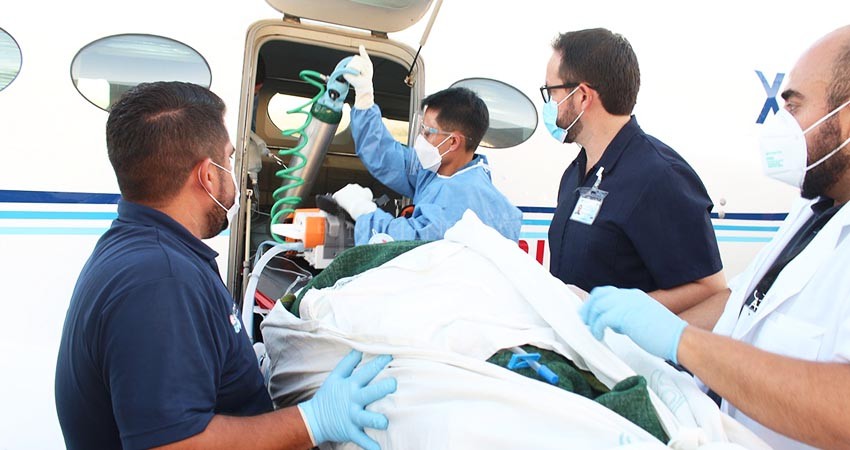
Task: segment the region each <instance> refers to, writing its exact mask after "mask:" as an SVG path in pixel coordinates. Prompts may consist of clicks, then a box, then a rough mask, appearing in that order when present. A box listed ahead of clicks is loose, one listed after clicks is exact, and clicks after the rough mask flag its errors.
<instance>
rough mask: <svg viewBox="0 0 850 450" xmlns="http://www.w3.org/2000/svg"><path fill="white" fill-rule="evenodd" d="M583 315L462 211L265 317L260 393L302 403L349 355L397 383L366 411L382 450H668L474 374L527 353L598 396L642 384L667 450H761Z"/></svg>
mask: <svg viewBox="0 0 850 450" xmlns="http://www.w3.org/2000/svg"><path fill="white" fill-rule="evenodd" d="M580 302H581V301H580V300H579V299H578V298H577V297H576V296H575V294H573V293H572V292H571V291H570V290H569V289H568V288H567V287H566V286H565V285H564V284H563V283H562V282H561V281H560V280H558V279H556V278H554V277H552V276H551V275H550V274H549V273H548V272H547V271H546V270H545V269H544V268H543V267H542V266H540V265H539V264H537V262H536V261H534V260H533V259H532V258H530V257H529V256H528V255H527V254H526V253H524V252H523V251H522V250H520V249H519V248H518V247H517V246H516V244H515V243H513V242H511V241H509V240H507V239H505V238H503V237H502V236H501V235H499V234H498V233H497V232H496V231H495V230H493V229H491V228H489V227H487V226H485V225H483V224H482V223H481V222H480V220H478V218H477V217H476V216H475V215H474V214H473V213H472V212H470V211H467V213H466V215H465V216H464V218H463V220H461V221H460V222H458V223H457V224H456V225H455V226H454V227H453V228H451V229H450V230H449V231H448V232H447V233H446V238H445V239H444V240H442V241H437V242H434V243H430V244H426V245H423V246H420V247H418V248H415V249H413V250H411V251H409V252H407V253H405V254H403V255H401V256H399V257H397V258H395V259H393V260H391V261H389V262H387V263H386V264H384V265H382V266H380V267H377V268H375V269H372V270H369V271H366V272H364V273H362V274H359V275H357V276H354V277H351V278H346V279H342V280H339V281H338V282H337V283H336V285H334V286H333V287H330V288H326V289H313V290H311V291H308V292H307V294H306V295H305V296H304V299H303V300H302V303H301V310H300V314H301V318H300V319H299V318H296V317H295V316H293V315H292V314H290V313H289V312H288V311H286V310H285V309H283V308H281V307H275V309H274V310H272V312H271V314H270V315H269V316H268V317H267V318H266V320H265V321H264V322H263V325H262V332H263V337H264V340H265V342H266V348H267V351H268V352H269V356H270V359H271V368H272V376H271V382H270V392H271V395H272V398H273V399H274V401H275V404H276V405H277V406H279V407H280V406H288V405H294V404H296V403H298V402H300V401H303V400H306V399H307V398H309V397H310V396H311V395H312V394H313V393H314V392H315V390H316V389H318V387H319V386H320V385H321V383H322V381H323V380H324V379H325V377H326V376H327V374H328V373H329V372H330V370H332V369H333V367H334V366H335V365H336V363H337V362H338V361H339V360H340V359H341V358H342V357H343V356H345V355H346V354H347V353H348V352H349V350H350V349H351V348H355V349H358V350H360V351H363V352H364V353H365V354H366V355H367V358H368V355H375V354H383V353H386V354H391V355H393V358H394V360H393V362H392V363H391V364H390V365H389V366H388V367H387V369H385V370H384V371H383V372H382V373H381V375H379V378H381V377H384V376H393V377H395V378H396V379H397V380H398V391H397V392H396V393H394V394H391V395H390V396H388V397H387V398H385V399H382V400H380V401H378V402H375V403H374V404H372V405H371V406H370V407H369V409H372V410H375V411H379V412H382V413H384V414H386V415H387V417H388V419H389V421H390V426H389V429H388V430H386V431H376V430H367V433H368V434H369V435H370V436H371V437H372V438H374V439H375V440H376V441H378V442H379V443H380V444H381V448H382V449H384V450H388V449H417V448H421V449H437V448H439V449H472V448H487V449H497V450H498V449H505V450H508V449H511V450H512V449H517V448H539V449H547V448H551V449H562V448H581V449H603V448H613V447H617V448H631V449H638V448H640V449H643V448H647V449H649V448H667V446H665V445H664V443H661V442H659V441H658V440H657V439H655V438H654V437H653V436H651V435H650V434H648V433H647V432H645V431H644V430H642V429H640V428H639V427H637V426H636V425H634V424H632V423H631V422H629V421H628V420H626V419H625V418H623V417H621V416H619V415H617V414H616V413H614V412H612V411H610V410H608V409H607V408H605V407H604V406H602V405H600V404H598V403H596V402H594V401H592V400H589V399H587V398H584V397H582V396H579V395H576V394H572V393H570V392H567V391H564V390H562V389H559V388H556V387H554V386H551V385H548V384H546V383H544V382H540V381H538V380H534V379H530V378H527V377H524V376H521V375H518V374H516V373H514V372H511V371H509V370H507V369H504V368H501V367H498V366H495V365H493V364H490V363H487V362H486V361H485V360H486V359H487V358H489V357H490V356H492V355H493V354H494V353H496V352H497V351H498V350H500V349H504V348H509V347H513V346H517V345H522V344H532V345H536V346H538V347H541V348H546V349H550V350H553V351H555V352H557V353H559V354H561V355H564V356H566V357H567V358H569V359H571V360H573V361H574V362H575V363H576V365H578V366H579V367H581V368H584V369H587V370H590V371H592V372H593V373H594V374H595V375H596V376H597V377H598V378H599V379H600V381H602V382H603V383H605V384H606V385H607V386H609V387H613V386H614V385H615V384H616V383H617V382H619V381H621V380H623V379H625V378H627V377H629V376H633V375H635V374H641V375H644V377H645V378H646V379H647V381H648V384H649V387H650V389H651V390H652V392H651V397H652V400H653V404H654V406H655V407H656V411H657V412H658V415H659V418H660V420H661V422H662V425H663V426H664V428H665V430H666V431H667V433H668V434H669V435H670V437H671V441H670V442H669V443H667V444H668V446H669V447H672V448H678V449H694V448H704V449H708V448H718V449H721V448H723V449H732V448H738V449H739V448H742V446H743V448H755V449H758V448H768V447H767V446H766V445H764V443H762V442H761V441H759V440H758V438H756V437H755V436H754V435H752V434H751V433H749V432H748V431H747V430H746V429H744V428H743V427H741V426H740V425H739V424H737V423H736V422H734V421H732V420H731V419H729V418H728V417H725V416H723V415H722V414H721V413H720V412H719V410H718V409H717V407H716V406H715V405H714V403H712V402H711V400H709V399H708V398H707V397H705V395H703V394H702V392H700V391H699V389H697V387H696V386H695V385H694V383H693V381H692V380H691V378H690V377H688V376H686V375H684V374H681V373H679V372H676V371H675V370H673V369H672V368H671V367H669V366H668V365H667V364H665V363H664V362H663V361H661V360H659V359H658V358H655V357H653V356H651V355H649V354H647V353H646V352H644V351H643V350H641V349H640V348H638V347H637V346H636V345H635V344H634V343H632V342H631V341H630V340H629V339H628V338H625V337H623V336H620V335H616V334H614V333H611V332H610V331H609V333H608V335H607V336H606V344H607V346H606V345H605V344H603V343H600V342H599V341H597V340H596V339H594V338H593V336H592V335H591V334H590V333H589V331H588V330H587V327H586V326H585V325H584V324H583V323H582V322H581V320H580V319H579V317H578V314H577V311H578V308H579V306H580ZM609 347H610V348H609ZM364 359H365V358H364ZM336 447H337V448H357V447H356V446H355V445H353V444H347V445H337V446H336Z"/></svg>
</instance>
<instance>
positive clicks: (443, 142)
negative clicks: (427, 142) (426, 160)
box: [434, 134, 454, 158]
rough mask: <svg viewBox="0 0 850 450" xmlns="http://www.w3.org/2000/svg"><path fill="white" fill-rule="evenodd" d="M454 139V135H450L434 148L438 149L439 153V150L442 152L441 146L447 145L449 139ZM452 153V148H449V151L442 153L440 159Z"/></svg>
mask: <svg viewBox="0 0 850 450" xmlns="http://www.w3.org/2000/svg"><path fill="white" fill-rule="evenodd" d="M453 137H454V135H453V134H449V135H448V136H447V137H446V138H445V139H443V141H442V142H440V143H439V144H437V145H435V146H434V148H436V149H437V151H439V150H440V146H441V145H443V144H445V143H446V141H448V140H449V139H451V138H453ZM450 151H452V149H451V148H449V149H448V150H446V151H445V152H443V153H440V158H442V157H443V156H445V155H446V154H447V153H448V152H450Z"/></svg>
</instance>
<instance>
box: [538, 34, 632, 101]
mask: <svg viewBox="0 0 850 450" xmlns="http://www.w3.org/2000/svg"><path fill="white" fill-rule="evenodd" d="M552 48H553V49H554V50H555V51H557V52H558V53H560V55H561V64H560V67H559V70H558V74H559V75H560V76H561V78H562V79H563V80H564V81H565V82H571V83H586V84H588V85H589V86H590V87H591V88H592V89H594V90H596V91H597V92H599V98H600V100H601V102H602V107H603V108H605V111H607V112H608V113H609V114H614V115H618V116H625V115H630V114H631V113H632V111H633V110H634V108H635V104H636V103H637V95H638V90H640V67H639V66H638V61H637V55H635V52H634V50H633V49H632V45H631V44H630V43H629V41H628V40H626V38H625V37H623V36H622V35H620V34H617V33H613V32H611V31H610V30H606V29H605V28H592V29H587V30H578V31H570V32H567V33H561V34H560V35H558V37H557V38H555V41H554V42H552Z"/></svg>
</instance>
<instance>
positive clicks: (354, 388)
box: [298, 350, 396, 450]
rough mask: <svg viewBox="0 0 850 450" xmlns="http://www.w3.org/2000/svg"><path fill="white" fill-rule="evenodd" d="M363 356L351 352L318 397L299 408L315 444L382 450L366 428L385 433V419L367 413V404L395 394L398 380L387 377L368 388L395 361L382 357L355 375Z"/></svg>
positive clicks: (300, 405)
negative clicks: (328, 443)
mask: <svg viewBox="0 0 850 450" xmlns="http://www.w3.org/2000/svg"><path fill="white" fill-rule="evenodd" d="M362 357H363V354H362V353H360V352H358V351H356V350H352V351H351V353H349V354H348V356H346V357H345V358H343V359H342V361H340V362H339V364H337V366H336V368H334V370H333V371H332V372H331V374H330V375H328V378H327V379H326V380H325V382H324V383H322V386H321V387H320V388H319V390H318V391H316V395H314V396H313V398H311V399H310V400H307V401H306V402H304V403H301V404H299V405H298V407H299V408H301V411H302V412H303V413H304V417H306V419H307V426H308V427H309V428H310V433H311V434H312V435H313V440H314V441H315V444H316V445H319V444H321V443H323V442H328V441H331V442H349V441H350V442H354V443H355V444H357V445H359V446H360V447H363V448H364V449H366V450H380V448H381V446H380V445H378V443H377V442H375V441H374V440H373V439H372V438H370V437H369V436H366V433H364V432H363V428H364V427H369V428H376V429H379V430H386V429H387V426H388V425H389V421H387V418H386V416H384V415H383V414H378V413H375V412H370V411H366V410H365V409H364V408H365V406H366V405H368V404H370V403H372V402H374V401H376V400H380V399H382V398H384V397H386V395H387V394H390V393H392V392H395V390H396V380H395V378H385V379H383V380H381V381H379V382H377V383H375V384H373V385H370V386H367V385H368V384H369V382H371V381H372V379H374V378H375V376H377V375H378V373H379V372H380V371H381V370H383V368H384V367H385V366H386V365H387V364H389V362H390V361H392V359H393V358H392V357H391V356H389V355H381V356H378V357H376V358H375V359H373V360H372V361H369V362H368V363H367V364H364V365H363V367H361V368H360V369H358V370H357V372H354V373H352V372H353V371H354V368H355V367H357V364H359V363H360V359H361V358H362Z"/></svg>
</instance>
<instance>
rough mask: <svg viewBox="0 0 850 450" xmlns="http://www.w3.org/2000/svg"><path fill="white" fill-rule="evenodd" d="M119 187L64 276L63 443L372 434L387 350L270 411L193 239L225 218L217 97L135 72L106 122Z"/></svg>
mask: <svg viewBox="0 0 850 450" xmlns="http://www.w3.org/2000/svg"><path fill="white" fill-rule="evenodd" d="M106 135H107V139H106V140H107V149H108V153H109V160H110V162H111V163H112V166H113V168H114V170H115V175H116V177H117V180H118V186H119V188H120V190H121V196H122V199H121V200H120V201H119V203H118V218H117V219H116V220H115V221H114V222H113V223H112V226H111V228H110V229H109V230H108V231H107V232H106V233H105V234H104V235H103V237H101V239H100V240H99V241H98V243H97V245H96V247H95V249H94V251H93V252H92V255H91V257H90V258H89V260H88V262H87V263H86V265H85V267H83V270H82V272H81V273H80V277H79V279H78V281H77V285H76V287H75V289H74V293H73V296H72V298H71V303H70V306H69V308H68V314H67V317H66V319H65V326H64V329H63V331H62V341H61V345H60V349H59V358H58V362H57V367H56V386H55V387H56V389H55V391H56V409H57V412H58V415H59V422H60V425H61V426H62V432H63V434H64V436H65V443H66V445H67V447H68V448H69V449H78V448H79V449H112V448H126V449H135V448H150V447H158V446H164V445H168V448H205V449H206V448H228V449H230V448H240V447H250V448H279V449H296V448H300V449H306V448H310V447H313V446H315V445H318V444H320V443H322V442H325V441H334V442H344V441H354V442H356V443H357V444H359V445H360V446H362V447H364V448H368V449H377V448H379V447H378V445H377V443H376V442H375V441H373V440H372V439H370V438H369V437H367V436H366V435H365V433H364V432H363V427H370V428H379V429H386V427H387V419H386V417H385V416H383V415H380V414H377V413H372V412H369V411H366V410H364V407H365V406H366V405H368V404H369V403H371V402H373V401H375V400H377V399H380V398H383V397H384V396H386V395H387V394H388V393H390V392H393V391H395V386H396V383H395V380H394V379H392V378H385V379H383V380H381V381H379V382H376V383H374V384H372V385H369V386H368V387H367V386H366V385H367V384H369V383H370V381H371V380H372V379H373V378H374V377H375V376H376V375H377V374H378V373H379V372H380V371H381V370H382V369H383V367H384V366H386V364H387V363H388V362H389V361H390V359H391V358H390V357H389V356H385V355H384V356H379V357H377V358H374V359H373V360H372V361H370V362H369V363H367V364H364V365H363V366H362V367H361V368H360V369H358V370H357V371H354V368H355V366H357V365H358V363H359V362H360V359H361V355H360V354H359V353H358V352H352V353H351V354H349V355H348V356H347V357H346V358H344V359H343V360H342V362H340V364H339V365H338V366H337V368H336V369H335V370H334V371H333V372H332V373H331V374H330V376H329V377H328V379H327V380H326V381H325V383H324V385H323V386H322V387H321V388H320V389H319V390H318V391H317V393H316V395H315V396H314V397H313V398H312V399H311V400H308V401H306V402H304V403H301V404H300V405H298V406H297V407H292V408H286V409H281V410H278V411H272V409H273V408H272V403H271V399H270V397H269V394H268V391H267V390H266V388H265V386H264V385H263V378H262V375H261V374H260V371H259V368H258V366H257V361H256V358H255V356H254V351H253V349H252V347H251V344H250V342H249V339H248V336H247V331H246V330H244V329H243V328H242V323H241V321H240V317H239V316H240V315H239V312H238V311H237V309H236V306H235V304H234V302H233V298H232V297H231V296H230V293H228V291H227V289H226V288H225V286H224V284H223V283H222V280H221V277H220V275H219V272H218V267H217V266H216V262H215V258H216V256H217V254H216V252H215V251H213V250H212V249H211V248H209V247H208V246H207V245H206V244H204V243H203V242H202V241H201V239H207V238H211V237H214V236H216V235H217V234H219V233H220V232H221V231H222V230H224V229H226V228H227V227H228V223H229V221H230V220H231V219H232V218H233V217H234V215H235V213H236V211H237V209H238V196H239V190H238V188H237V183H236V178H235V177H234V176H233V163H232V160H230V158H231V157H232V155H233V152H234V149H233V146H232V145H231V144H230V138H229V137H228V135H227V130H226V128H225V125H224V103H223V102H222V101H221V99H220V98H218V97H217V96H216V95H215V94H213V93H212V92H210V91H209V90H207V89H205V88H203V87H200V86H197V85H193V84H189V83H180V82H158V83H150V84H142V85H139V86H138V87H136V88H134V89H133V90H131V91H130V92H128V93H127V94H126V95H125V96H124V97H122V99H121V100H120V101H119V102H118V103H117V104H115V105H114V106H113V107H112V109H111V112H110V114H109V119H108V120H107V124H106Z"/></svg>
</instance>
